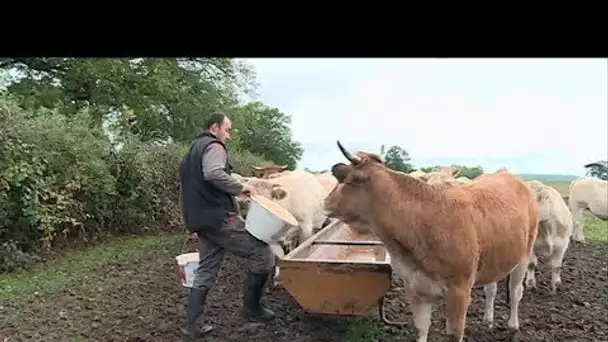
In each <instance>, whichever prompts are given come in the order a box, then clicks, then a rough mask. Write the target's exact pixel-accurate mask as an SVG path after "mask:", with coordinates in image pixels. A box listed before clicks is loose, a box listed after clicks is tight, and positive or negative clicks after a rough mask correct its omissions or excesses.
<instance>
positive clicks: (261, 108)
mask: <svg viewBox="0 0 608 342" xmlns="http://www.w3.org/2000/svg"><path fill="white" fill-rule="evenodd" d="M235 121H236V123H235V128H236V129H237V135H238V139H239V140H240V144H241V146H243V147H244V148H246V149H247V150H249V151H250V152H251V153H255V154H260V155H263V156H264V157H265V159H267V160H271V161H272V162H274V163H275V164H279V165H288V169H290V170H293V169H295V167H296V164H297V162H298V160H299V159H300V158H301V157H302V154H303V153H304V150H303V149H302V147H301V145H300V143H298V142H296V141H293V140H292V133H291V128H290V126H289V125H290V124H291V117H290V116H288V115H285V114H284V113H282V112H280V111H279V110H278V109H277V108H271V107H268V106H266V105H264V104H263V103H262V102H259V101H256V102H251V103H248V104H247V105H245V106H244V107H242V108H240V109H239V110H237V111H236V118H235Z"/></svg>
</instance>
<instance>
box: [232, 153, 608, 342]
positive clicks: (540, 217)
mask: <svg viewBox="0 0 608 342" xmlns="http://www.w3.org/2000/svg"><path fill="white" fill-rule="evenodd" d="M338 145H339V148H340V150H341V151H342V153H343V154H344V156H345V157H346V158H347V160H348V161H349V162H350V164H344V163H337V164H335V165H334V166H333V167H332V169H331V171H330V172H321V173H315V172H309V171H287V170H286V167H285V166H278V165H272V166H266V167H254V177H243V176H241V175H238V174H233V176H234V177H235V178H237V179H239V180H240V181H242V182H247V183H249V184H251V185H253V186H254V187H255V188H256V190H257V191H258V194H259V195H261V196H265V197H267V198H269V199H272V200H274V201H276V202H277V203H278V204H280V205H281V206H283V207H284V208H285V209H287V210H288V211H290V212H291V213H292V214H293V215H294V217H295V218H296V219H297V221H298V223H299V226H298V227H292V230H291V231H290V233H289V234H287V235H286V237H285V240H284V241H282V246H283V248H284V249H285V252H286V253H288V252H289V251H290V250H292V249H293V248H295V247H296V246H297V245H298V244H300V243H302V242H303V241H304V240H306V239H308V238H310V237H311V236H312V235H313V234H314V233H315V232H316V231H318V230H320V229H321V228H323V227H324V226H325V225H327V224H328V223H329V222H330V220H331V219H338V220H340V221H343V222H344V223H346V224H348V225H349V226H350V227H351V228H353V229H355V230H357V231H359V232H362V233H373V234H374V235H376V236H377V237H378V238H379V239H380V240H381V241H382V242H383V244H384V245H385V247H386V249H387V251H388V253H389V254H390V256H391V264H392V267H393V270H394V272H395V273H396V275H398V276H399V277H401V278H402V279H403V281H404V285H405V292H406V295H407V297H408V299H409V301H410V308H411V310H412V314H413V319H414V326H415V327H416V328H417V330H418V342H426V341H427V336H428V331H429V327H430V324H431V308H432V305H433V303H435V302H436V301H437V300H439V299H441V298H443V299H445V300H446V304H447V317H446V333H447V335H448V336H449V338H450V341H462V338H463V333H464V328H465V325H466V324H465V322H466V313H467V310H468V306H469V302H470V295H471V288H472V287H473V286H476V285H483V286H484V292H485V297H486V306H485V314H484V322H485V323H486V324H488V325H489V326H492V322H493V319H494V299H495V297H496V292H497V286H496V284H497V282H498V281H499V280H501V279H503V278H505V277H506V278H507V279H508V281H507V287H508V289H507V298H508V301H509V304H510V309H511V313H510V319H509V322H508V326H509V327H510V328H513V329H519V319H518V306H519V302H520V300H521V298H522V295H523V290H524V287H523V283H524V280H525V284H526V287H534V286H535V284H536V280H535V276H534V273H535V269H536V265H537V257H536V254H537V253H538V254H541V255H543V256H544V257H545V258H546V260H547V261H548V263H549V265H550V267H551V274H552V275H551V284H552V289H553V291H555V290H556V289H557V287H558V286H559V284H560V282H561V277H560V269H561V265H562V262H563V259H564V254H565V252H566V250H567V248H568V245H569V243H570V239H572V240H574V241H579V242H583V241H584V234H583V219H584V216H583V214H584V211H585V210H589V211H590V212H591V213H592V214H594V215H595V216H597V217H599V218H600V219H603V220H606V219H608V203H607V202H608V181H604V180H600V179H597V178H591V177H583V178H579V179H576V180H574V181H572V182H571V184H570V189H569V196H568V204H567V203H566V201H565V200H564V198H562V196H561V195H560V194H559V193H558V192H557V190H555V189H554V188H553V187H551V186H548V185H545V184H543V183H541V182H539V181H527V182H525V181H523V180H521V179H520V178H519V177H517V176H516V175H514V174H512V173H510V172H509V171H508V170H506V169H501V170H498V171H496V172H494V173H489V174H484V175H481V176H479V177H477V178H475V179H474V180H471V179H468V178H466V177H462V176H460V177H459V170H458V169H455V168H444V169H441V170H439V171H435V172H430V173H425V172H421V171H415V172H412V173H410V174H405V173H402V172H397V171H393V170H391V169H389V168H387V167H386V166H385V165H384V162H383V161H382V159H381V158H380V157H379V156H378V155H375V154H371V153H364V152H358V153H356V154H355V155H352V154H351V153H350V152H348V151H347V150H346V149H344V148H343V147H342V145H340V143H338ZM239 204H240V207H241V214H242V215H243V216H244V217H246V215H247V207H248V199H247V198H245V197H244V198H239ZM277 271H278V270H277ZM275 277H276V275H275ZM276 284H277V283H276V278H275V285H276Z"/></svg>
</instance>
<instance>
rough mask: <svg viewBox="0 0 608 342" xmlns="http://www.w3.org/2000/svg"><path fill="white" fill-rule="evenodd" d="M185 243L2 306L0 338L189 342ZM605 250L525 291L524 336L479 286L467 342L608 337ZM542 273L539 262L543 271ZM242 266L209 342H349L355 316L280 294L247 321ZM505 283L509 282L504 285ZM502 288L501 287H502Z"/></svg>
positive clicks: (356, 327) (222, 296)
mask: <svg viewBox="0 0 608 342" xmlns="http://www.w3.org/2000/svg"><path fill="white" fill-rule="evenodd" d="M180 248H181V243H173V244H170V245H167V246H165V247H164V248H161V249H157V250H150V251H147V252H145V253H143V254H142V255H141V257H139V258H138V259H137V260H136V261H135V262H134V263H126V262H116V263H113V264H110V265H107V266H106V267H104V268H103V269H102V270H100V271H99V272H96V273H94V274H91V275H88V277H87V278H86V281H85V279H84V278H83V283H84V284H85V285H82V286H73V287H72V288H71V289H63V290H62V291H58V292H54V293H51V294H48V295H39V296H36V297H34V298H32V299H29V300H22V301H19V302H18V303H14V302H10V301H9V302H8V303H4V304H2V303H0V315H2V316H0V341H4V338H8V339H7V340H6V341H7V342H13V341H40V342H42V341H66V342H68V341H133V342H134V341H140V342H143V341H150V342H151V341H166V342H170V341H182V339H181V337H180V335H179V334H178V327H179V326H181V325H182V324H183V321H184V316H185V313H184V303H185V298H186V297H185V296H186V291H185V290H184V289H182V288H181V287H180V286H179V285H178V283H177V273H176V272H177V271H176V267H175V264H174V259H173V257H174V256H175V255H176V254H177V253H178V251H179V250H180ZM607 258H608V246H607V245H600V244H593V243H591V242H590V243H588V244H587V245H585V246H580V245H573V246H572V248H571V249H570V250H569V251H568V254H567V262H566V265H565V267H564V270H563V275H562V278H563V282H564V284H563V286H564V287H563V288H562V290H561V291H560V292H559V293H558V295H557V296H551V295H550V294H549V292H548V280H549V277H548V276H549V275H548V274H546V273H545V271H544V269H545V268H544V267H543V274H541V275H538V276H537V280H538V281H539V288H538V289H537V290H536V291H533V292H530V291H526V292H525V294H524V300H523V301H522V304H521V305H520V308H521V311H520V320H521V324H522V331H521V332H520V333H518V334H516V335H512V334H510V333H508V332H507V331H506V329H505V326H506V320H507V318H508V316H507V315H508V309H507V306H506V305H505V303H504V301H505V298H504V292H503V291H504V290H503V287H500V288H499V294H498V297H497V300H496V309H495V310H496V312H495V317H496V325H497V326H496V328H495V329H494V330H493V331H488V330H487V329H486V328H484V327H482V325H481V318H482V316H483V290H482V289H476V290H475V293H474V295H473V301H472V306H471V308H470V310H469V316H468V317H469V318H468V325H467V337H466V341H528V342H534V341H554V342H560V341H577V342H585V341H608V317H607V315H606V312H608V286H607V273H608V263H607ZM541 267H542V265H541ZM244 272H245V267H244V264H243V263H242V260H241V259H238V258H235V257H231V256H228V257H227V258H226V260H225V263H224V267H223V269H222V270H221V272H220V275H219V278H218V282H217V285H216V287H215V288H214V290H213V291H212V292H211V293H210V297H209V305H208V309H207V313H208V317H209V319H210V320H211V322H212V323H213V324H214V325H215V326H216V330H215V332H214V333H213V334H212V335H211V336H209V339H208V341H211V342H219V341H235V342H242V341H273V342H283V341H285V342H287V341H288V342H305V341H306V342H316V341H333V342H339V341H344V340H345V339H346V338H347V330H348V329H349V320H348V319H346V318H342V317H318V316H314V315H310V314H306V313H304V312H303V311H302V310H301V309H300V308H299V307H298V305H297V303H296V302H295V301H294V300H293V299H292V298H291V297H290V296H289V295H288V294H287V293H285V292H284V291H283V290H278V291H275V292H273V293H272V294H271V295H269V296H267V297H266V301H267V303H268V305H269V306H270V307H272V308H273V309H275V310H276V311H277V313H278V314H279V318H278V319H277V320H276V321H274V322H273V323H271V324H269V325H266V326H264V325H256V324H247V323H245V322H244V321H243V320H242V319H241V318H240V316H239V310H240V308H241V293H242V291H241V288H242V284H243V279H244ZM500 285H502V284H500ZM500 285H499V286H500ZM395 296H396V295H395V294H391V297H392V298H391V300H390V307H391V308H390V310H391V312H392V316H393V317H398V318H399V319H406V320H408V321H411V317H410V316H409V313H405V312H407V311H408V310H407V306H406V305H401V304H400V303H399V302H398V300H397V299H396V298H395ZM350 330H351V331H350V332H349V334H348V335H349V341H374V340H376V341H378V340H381V341H413V340H414V339H413V331H414V330H413V328H410V327H408V328H404V329H395V328H391V327H386V326H383V325H381V324H378V323H377V321H376V319H375V318H372V319H371V321H369V322H360V323H359V324H351V326H350ZM443 330H444V322H443V306H441V307H440V308H437V309H435V312H434V313H433V326H432V330H431V336H429V337H430V338H431V339H432V340H433V341H444V340H445V338H444V335H443Z"/></svg>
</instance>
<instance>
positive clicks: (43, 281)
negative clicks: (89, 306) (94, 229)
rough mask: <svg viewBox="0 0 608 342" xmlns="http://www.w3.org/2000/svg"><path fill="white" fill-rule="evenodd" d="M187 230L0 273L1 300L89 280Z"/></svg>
mask: <svg viewBox="0 0 608 342" xmlns="http://www.w3.org/2000/svg"><path fill="white" fill-rule="evenodd" d="M185 238H186V236H185V235H184V234H175V233H160V234H157V235H148V236H137V237H130V238H125V239H122V240H119V241H113V242H110V243H107V244H104V245H100V246H96V247H93V248H88V249H84V250H78V251H74V252H71V253H69V254H68V255H66V256H64V257H62V258H60V259H59V260H56V261H52V262H50V263H47V264H39V265H36V266H34V267H32V268H31V269H28V270H26V271H23V272H17V273H10V274H7V275H2V276H0V300H5V299H8V298H10V299H11V300H15V299H17V298H19V297H23V296H29V295H33V294H34V292H36V293H37V294H38V295H41V294H49V293H52V292H53V291H56V290H58V289H64V288H66V287H67V286H69V285H70V284H74V283H80V284H82V283H86V282H87V280H88V279H89V274H91V273H92V272H94V271H95V270H98V269H100V268H102V267H105V266H107V265H109V264H114V263H121V262H125V261H128V260H132V259H137V257H138V256H140V255H141V254H142V253H144V252H145V251H149V250H151V249H158V248H162V247H163V246H166V245H169V244H172V243H175V242H177V241H178V240H185Z"/></svg>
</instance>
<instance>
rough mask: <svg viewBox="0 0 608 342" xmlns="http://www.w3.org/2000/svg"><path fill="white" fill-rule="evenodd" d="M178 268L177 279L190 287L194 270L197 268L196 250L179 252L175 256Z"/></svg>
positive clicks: (197, 257)
mask: <svg viewBox="0 0 608 342" xmlns="http://www.w3.org/2000/svg"><path fill="white" fill-rule="evenodd" d="M175 260H177V267H178V270H179V280H180V281H181V283H182V286H184V287H192V282H193V281H194V272H196V269H197V268H198V260H199V255H198V252H194V253H186V254H180V255H178V256H176V257H175Z"/></svg>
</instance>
